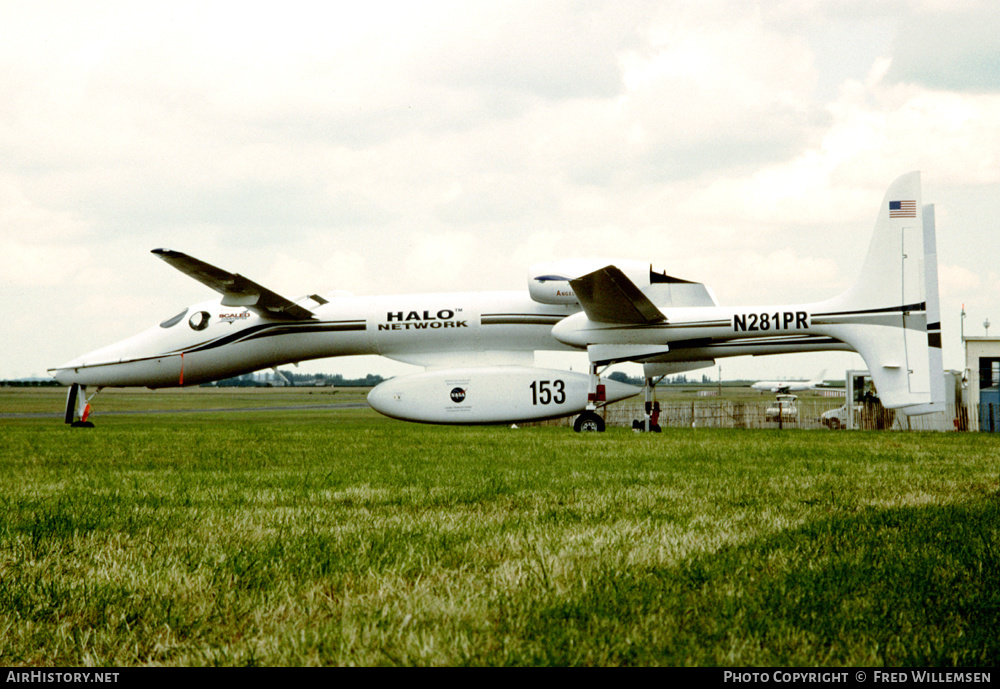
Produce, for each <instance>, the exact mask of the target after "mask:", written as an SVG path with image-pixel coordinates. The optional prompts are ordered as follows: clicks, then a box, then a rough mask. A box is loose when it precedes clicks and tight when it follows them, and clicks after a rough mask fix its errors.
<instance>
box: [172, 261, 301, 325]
mask: <svg viewBox="0 0 1000 689" xmlns="http://www.w3.org/2000/svg"><path fill="white" fill-rule="evenodd" d="M152 253H154V254H156V255H157V256H159V257H160V258H162V259H163V260H164V261H166V262H167V263H169V264H170V265H172V266H173V267H174V268H176V269H177V270H179V271H181V272H182V273H184V274H185V275H188V276H190V277H192V278H194V279H195V280H197V281H198V282H200V283H201V284H203V285H206V286H208V287H211V288H212V289H214V290H215V291H216V292H218V293H219V294H221V295H222V305H223V306H245V307H246V308H248V309H250V310H251V311H253V312H254V313H256V314H257V315H259V316H262V317H264V318H273V319H276V320H283V321H305V320H311V319H314V318H315V317H316V316H315V315H314V314H313V312H312V311H310V310H309V309H307V308H305V307H302V306H299V305H298V304H296V303H295V302H293V301H291V300H290V299H286V298H285V297H283V296H281V295H280V294H278V293H276V292H272V291H271V290H269V289H267V288H266V287H262V286H261V285H258V284H257V283H256V282H254V281H253V280H249V279H247V278H245V277H243V276H242V275H239V274H237V273H230V272H228V271H225V270H222V269H221V268H216V267H215V266H213V265H211V264H209V263H205V262H204V261H199V260H198V259H196V258H192V257H191V256H188V255H187V254H183V253H181V252H180V251H171V250H170V249H153V252H152Z"/></svg>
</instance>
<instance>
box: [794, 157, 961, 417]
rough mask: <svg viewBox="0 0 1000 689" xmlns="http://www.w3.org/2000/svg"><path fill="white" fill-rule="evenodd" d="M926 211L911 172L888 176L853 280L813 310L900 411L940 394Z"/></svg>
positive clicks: (916, 408) (932, 251)
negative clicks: (819, 309)
mask: <svg viewBox="0 0 1000 689" xmlns="http://www.w3.org/2000/svg"><path fill="white" fill-rule="evenodd" d="M933 219H934V211H933V207H928V209H924V207H923V203H922V200H921V192H920V173H919V172H911V173H908V174H905V175H903V176H902V177H900V178H898V179H897V180H896V181H895V182H893V183H892V185H891V186H890V187H889V190H888V191H887V192H886V194H885V198H884V199H883V201H882V206H881V208H880V209H879V214H878V220H877V221H876V223H875V232H874V234H873V235H872V240H871V244H870V245H869V247H868V254H867V256H866V257H865V262H864V265H863V267H862V269H861V275H860V276H859V277H858V280H857V282H856V283H855V284H854V286H853V287H851V289H849V290H848V291H847V292H845V293H844V294H842V295H841V296H840V297H837V298H835V299H832V300H830V301H829V302H826V303H825V304H824V306H825V307H827V308H828V309H829V311H827V312H825V313H817V314H815V315H814V317H813V323H814V324H815V325H823V326H828V331H829V332H830V334H831V335H833V336H834V337H837V338H838V339H840V340H843V341H844V342H846V343H847V344H849V345H850V346H851V347H852V348H853V349H854V350H856V351H857V352H858V353H859V354H860V355H861V356H862V358H863V359H864V360H865V364H866V365H867V366H868V370H869V371H870V373H871V376H872V380H873V381H874V383H875V388H876V390H877V391H878V395H879V399H880V400H881V401H882V404H883V405H884V406H885V407H887V408H891V409H899V410H900V411H902V412H904V413H928V412H930V411H938V410H939V409H940V408H942V407H943V401H944V381H943V378H942V380H941V381H937V380H936V379H937V378H938V377H941V376H942V374H943V370H944V369H943V367H942V365H941V319H940V313H939V310H938V292H937V249H936V240H935V236H934V222H933ZM932 308H933V315H931V309H932ZM932 372H933V374H934V375H933V376H932ZM938 382H940V385H938ZM935 404H938V405H940V406H936V407H935V406H934V405H935ZM929 405H930V406H929Z"/></svg>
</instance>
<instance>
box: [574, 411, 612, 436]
mask: <svg viewBox="0 0 1000 689" xmlns="http://www.w3.org/2000/svg"><path fill="white" fill-rule="evenodd" d="M573 430H574V431H576V432H577V433H582V432H595V431H596V432H597V433H603V432H604V419H602V418H601V417H600V416H598V415H597V414H595V413H594V412H592V411H585V412H583V413H582V414H580V415H579V416H578V417H576V421H574V422H573Z"/></svg>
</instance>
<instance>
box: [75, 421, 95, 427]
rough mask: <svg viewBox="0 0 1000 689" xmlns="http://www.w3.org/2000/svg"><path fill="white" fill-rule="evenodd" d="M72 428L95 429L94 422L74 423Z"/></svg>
mask: <svg viewBox="0 0 1000 689" xmlns="http://www.w3.org/2000/svg"><path fill="white" fill-rule="evenodd" d="M70 426H71V427H72V428H93V427H94V422H93V421H74V422H73V423H71V424H70Z"/></svg>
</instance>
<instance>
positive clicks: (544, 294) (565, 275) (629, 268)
mask: <svg viewBox="0 0 1000 689" xmlns="http://www.w3.org/2000/svg"><path fill="white" fill-rule="evenodd" d="M608 265H615V266H617V267H618V268H619V269H620V270H621V271H622V272H624V273H625V274H626V275H627V276H628V278H629V279H630V280H631V281H632V282H634V283H635V285H636V287H638V288H639V289H645V288H646V287H648V286H649V282H650V271H649V264H648V263H643V262H642V261H623V260H619V259H610V258H567V259H564V260H562V261H551V262H549V263H536V264H534V265H533V266H531V268H529V269H528V293H529V294H530V295H531V298H532V299H534V300H535V301H537V302H538V303H539V304H558V305H570V306H576V305H578V304H579V302H578V301H577V299H576V295H575V294H574V293H573V289H572V288H571V287H570V286H569V281H570V280H575V279H576V278H578V277H582V276H584V275H586V274H587V273H592V272H594V271H595V270H600V269H601V268H604V267H605V266H608Z"/></svg>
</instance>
